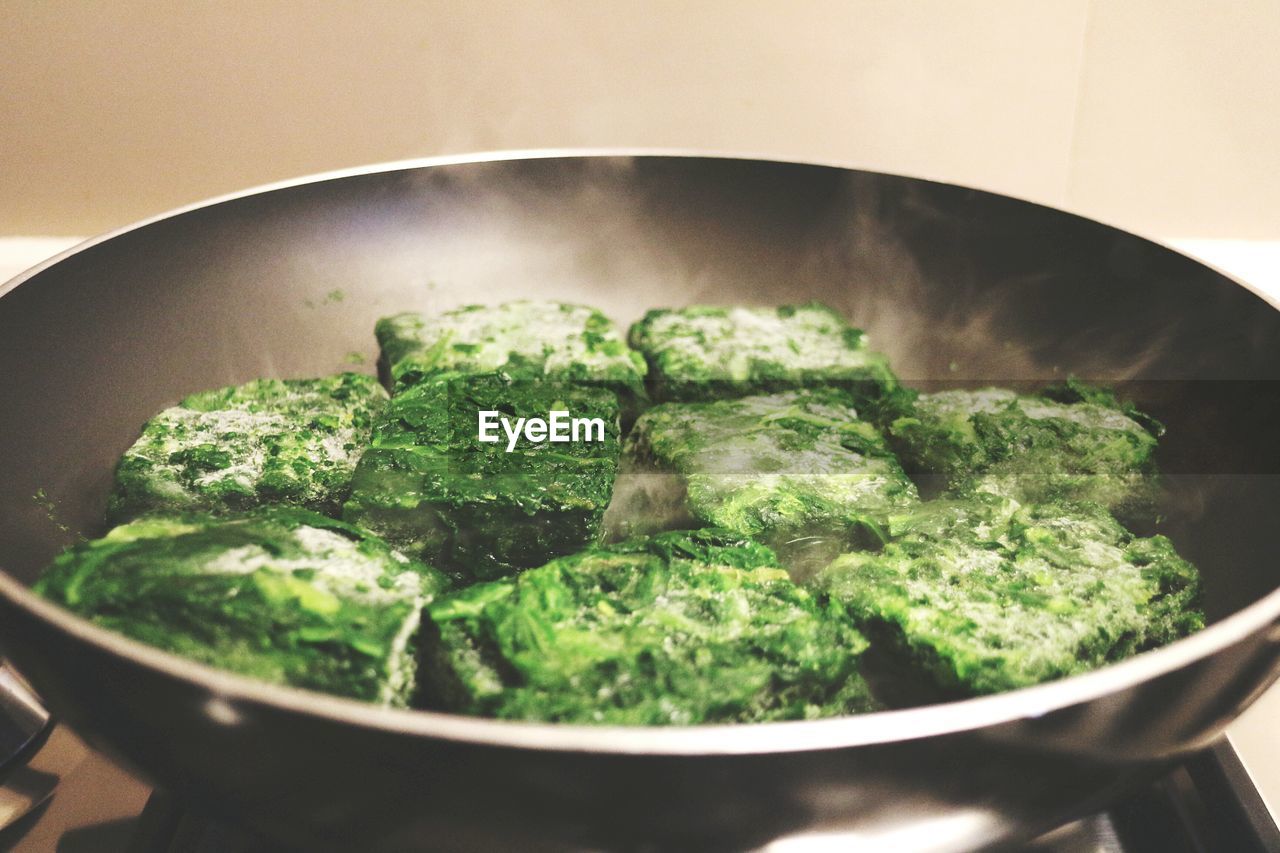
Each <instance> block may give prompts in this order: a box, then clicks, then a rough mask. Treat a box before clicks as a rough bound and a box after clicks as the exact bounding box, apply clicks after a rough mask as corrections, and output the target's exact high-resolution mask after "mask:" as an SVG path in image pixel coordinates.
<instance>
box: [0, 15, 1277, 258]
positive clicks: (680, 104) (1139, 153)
mask: <svg viewBox="0 0 1280 853" xmlns="http://www.w3.org/2000/svg"><path fill="white" fill-rule="evenodd" d="M0 8H3V10H4V20H5V26H4V30H3V32H2V33H0V234H18V233H26V234H36V233H46V234H76V233H90V232H95V231H99V230H103V229H106V228H109V227H113V226H116V225H120V224H123V223H126V222H129V221H131V220H133V219H136V218H139V217H142V216H146V215H150V214H153V213H157V212H160V211H162V210H165V209H167V208H170V207H173V206H175V205H179V204H184V203H187V202H191V201H195V200H198V199H201V198H204V197H207V196H210V195H215V194H219V193H223V192H228V191H232V190H236V189H239V188H242V187H246V186H250V185H254V184H258V183H262V182H265V181H271V180H276V179H280V178H287V177H292V176H295V175H300V174H305V173H308V172H314V171H319V170H325V169H332V168H340V167H344V166H351V165H357V164H361V163H366V162H374V161H381V160H389V159H399V158H406V157H415V156H420V155H429V154H439V153H454V152H463V151H470V150H478V149H496V148H527V147H560V146H579V145H588V146H602V145H603V146H608V145H626V146H636V145H639V146H681V147H684V146H690V147H700V148H710V149H722V150H733V151H744V152H758V153H763V154H775V155H783V156H788V157H812V158H819V159H827V160H839V161H847V162H852V163H857V164H861V165H865V166H867V167H871V168H877V169H884V170H889V171H902V172H908V173H912V174H922V175H927V176H931V177H937V178H942V179H946V180H952V181H957V182H961V183H971V184H976V185H979V186H983V187H987V188H992V189H997V190H1002V191H1005V192H1010V193H1014V194H1017V195H1022V196H1027V197H1031V198H1034V199H1037V200H1041V201H1045V202H1048V203H1051V204H1059V205H1067V206H1070V207H1072V208H1073V209H1077V210H1080V211H1082V212H1086V213H1089V214H1092V215H1096V216H1099V217H1101V218H1104V219H1106V220H1109V221H1113V222H1116V223H1118V224H1123V225H1127V226H1130V227H1133V228H1137V229H1139V230H1143V231H1146V232H1148V233H1152V234H1156V235H1161V236H1175V237H1176V236H1183V237H1188V236H1189V237H1259V238H1272V239H1280V201H1278V200H1280V168H1277V167H1278V166H1280V157H1278V156H1277V139H1280V94H1278V93H1280V50H1278V49H1277V47H1276V45H1278V44H1280V2H1276V0H1256V2H1234V3H1220V4H1211V3H1208V2H1204V3H1191V2H1172V0H970V1H969V2H956V0H915V1H914V2H913V0H881V1H880V2H875V0H857V1H856V2H849V0H843V2H836V1H835V0H833V2H825V0H794V2H789V3H782V2H776V3H761V2H741V0H723V2H722V1H721V0H715V2H712V1H711V0H681V2H675V0H667V1H666V2H649V3H640V2H590V0H551V2H547V0H543V2H536V3H535V2H525V3H514V2H510V3H503V2H465V0H454V2H436V3H405V2H381V3H339V2H322V1H321V0H313V2H293V3H283V2H221V3H215V2H191V0H188V2H170V3H140V2H125V3H115V2H113V3H108V2H92V3H89V2H66V0H63V2H49V0H43V2H38V0H4V2H3V3H2V4H0Z"/></svg>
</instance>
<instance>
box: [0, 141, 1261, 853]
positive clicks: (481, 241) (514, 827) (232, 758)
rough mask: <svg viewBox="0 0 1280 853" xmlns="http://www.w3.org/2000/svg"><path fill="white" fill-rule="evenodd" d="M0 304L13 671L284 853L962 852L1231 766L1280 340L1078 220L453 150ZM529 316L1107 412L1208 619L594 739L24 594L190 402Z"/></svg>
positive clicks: (831, 183)
mask: <svg viewBox="0 0 1280 853" xmlns="http://www.w3.org/2000/svg"><path fill="white" fill-rule="evenodd" d="M0 292H3V293H4V295H3V298H0V448H2V449H3V455H0V564H2V565H3V566H4V567H5V569H6V570H7V572H8V574H7V575H4V574H0V640H2V642H3V650H4V653H5V654H6V655H8V656H9V658H10V659H11V660H12V661H13V662H14V663H15V664H16V665H17V666H18V668H19V669H20V670H21V671H22V672H23V673H24V674H25V675H26V676H27V677H28V678H29V679H30V680H31V682H32V683H33V684H34V685H35V687H36V688H37V690H38V691H39V692H40V694H41V696H42V697H43V698H44V700H45V701H46V702H47V704H48V705H49V707H50V708H52V709H53V711H54V712H55V713H56V714H57V715H59V716H60V717H61V718H62V719H64V720H65V721H66V722H68V723H69V724H71V725H72V726H74V727H75V728H76V729H77V730H78V731H81V732H83V733H84V734H85V735H87V736H89V737H90V738H91V739H92V740H93V741H94V742H95V743H97V744H98V745H100V746H102V747H105V748H108V749H110V750H112V751H114V752H115V753H117V754H118V755H121V756H125V757H127V758H128V759H129V760H130V761H131V762H133V763H134V764H135V765H136V766H137V767H138V768H141V769H142V770H143V771H144V772H145V773H147V774H148V775H149V776H151V777H152V778H153V779H154V780H155V781H157V782H158V783H160V784H162V785H164V786H165V787H166V788H168V789H170V790H171V791H173V792H175V793H176V794H178V795H181V796H191V797H195V798H198V800H199V801H200V802H202V803H207V804H209V805H210V806H211V807H212V808H214V809H215V810H217V811H220V812H222V813H223V814H225V815H231V816H233V817H235V818H236V819H239V820H241V821H244V822H247V823H250V824H252V825H254V826H255V827H257V828H258V829H260V830H263V831H266V832H268V833H270V834H272V835H274V836H276V837H278V838H281V839H285V840H287V841H291V842H293V843H296V844H299V845H301V846H304V847H306V848H307V849H321V848H325V847H336V848H347V849H360V850H373V849H386V850H403V849H411V848H435V849H438V848H449V847H459V848H473V847H477V846H484V845H492V846H508V847H511V846H519V847H521V848H523V849H531V848H537V847H539V846H545V847H548V848H560V847H563V846H565V845H572V844H578V845H588V846H597V847H598V846H620V847H640V846H681V847H692V848H699V849H709V848H721V847H722V848H739V847H745V846H753V845H761V844H765V843H767V842H770V841H771V840H776V839H780V838H786V839H788V840H789V841H791V842H799V841H803V840H804V839H806V838H816V837H819V835H815V834H821V833H827V832H833V831H842V832H847V833H849V834H850V839H856V840H858V841H860V842H862V844H863V845H865V847H866V848H867V849H876V848H878V847H884V848H891V849H894V850H906V849H933V850H944V849H946V850H953V849H966V848H971V847H974V846H979V845H982V844H985V843H990V842H993V841H995V840H998V839H1003V838H1008V837H1013V836H1018V835H1027V834H1030V833H1034V832H1038V831H1041V830H1044V829H1046V828H1048V827H1050V826H1052V825H1054V824H1056V823H1058V822H1061V821H1064V820H1066V819H1068V818H1070V817H1072V816H1074V815H1077V814H1080V813H1082V812H1083V811H1085V810H1088V809H1093V808H1096V807H1098V806H1099V805H1101V804H1102V803H1103V802H1104V801H1105V800H1106V799H1107V798H1109V797H1113V796H1117V795H1118V794H1119V793H1120V792H1122V791H1123V790H1124V788H1125V787H1126V786H1129V785H1133V784H1136V783H1137V782H1138V781H1140V780H1142V779H1144V778H1147V777H1149V776H1150V775H1151V774H1154V773H1155V772H1157V771H1158V770H1159V769H1160V768H1161V767H1162V766H1164V765H1165V764H1167V763H1168V762H1170V761H1172V760H1174V759H1176V758H1177V757H1178V756H1180V755H1183V754H1185V753H1186V752H1187V751H1189V750H1193V749H1196V748H1199V747H1202V746H1204V745H1205V744H1207V743H1209V742H1211V741H1212V740H1214V739H1215V738H1217V737H1219V736H1220V735H1221V733H1222V730H1223V727H1224V726H1225V725H1226V724H1227V723H1228V722H1229V721H1230V720H1231V719H1232V718H1234V717H1235V716H1236V715H1237V714H1239V713H1240V712H1241V711H1242V710H1243V709H1244V708H1245V707H1246V706H1247V705H1248V704H1249V702H1250V701H1251V700H1252V699H1253V698H1254V697H1256V696H1257V695H1258V694H1259V693H1260V692H1261V691H1262V690H1263V689H1264V688H1265V687H1266V686H1267V685H1268V684H1269V683H1270V682H1271V681H1272V680H1274V679H1275V677H1276V675H1277V673H1278V672H1280V591H1278V590H1277V585H1278V583H1280V570H1278V567H1277V563H1276V556H1277V550H1278V549H1277V547H1276V536H1277V530H1276V524H1275V521H1274V518H1275V514H1276V510H1277V508H1280V487H1278V485H1277V484H1278V482H1280V477H1277V476H1276V474H1277V472H1278V471H1280V464H1278V459H1277V456H1278V453H1277V449H1276V444H1277V442H1276V432H1277V430H1276V424H1277V423H1280V420H1278V419H1277V416H1280V405H1277V396H1278V395H1277V393H1276V387H1275V386H1276V382H1275V380H1276V379H1277V378H1280V376H1278V375H1280V314H1278V313H1277V312H1276V310H1275V308H1274V307H1273V306H1272V305H1269V304H1267V302H1265V301H1264V300H1263V299H1261V298H1259V297H1258V296H1257V295H1255V294H1253V293H1251V292H1249V291H1248V290H1246V289H1245V288H1243V287H1241V286H1239V285H1238V284H1235V283H1233V282H1232V281H1230V280H1229V279H1227V278H1226V277H1224V276H1222V275H1220V274H1219V273H1217V272H1215V271H1213V270H1211V269H1208V268H1207V267H1205V266H1203V265H1201V264H1199V263H1196V262H1194V261H1192V260H1189V259H1188V258H1185V257H1183V256H1180V255H1178V254H1176V253H1174V252H1172V251H1170V250H1168V249H1165V248H1162V247H1160V246H1158V245H1155V244H1153V243H1150V242H1147V241H1145V240H1142V239H1139V238H1137V237H1134V236H1131V235H1129V234H1126V233H1123V232H1121V231H1117V230H1115V229H1113V228H1109V227H1106V226H1103V225H1100V224H1097V223H1095V222H1091V221H1088V220H1085V219H1081V218H1079V217H1076V216H1072V215H1069V214H1066V213H1062V212H1059V211H1055V210H1051V209H1047V208H1044V207H1039V206H1036V205H1032V204H1028V203H1025V202H1020V201H1016V200H1013V199H1009V198H1005V197H1001V196H996V195H991V194H988V193H983V192H978V191H975V190H969V189H964V188H961V187H955V186H947V185H941V184H935V183H929V182H925V181H919V180H914V179H910V178H904V177H896V176H890V175H881V174H874V173H868V172H859V171H851V170H846V169H840V168H831V167H825V166H815V165H803V164H794V163H777V162H764V161H752V160H739V159H727V158H706V157H691V156H595V155H590V156H550V157H527V156H522V157H516V158H503V157H496V158H495V157H481V158H460V159H448V160H434V161H423V162H418V163H411V164H401V165H394V166H389V167H378V168H374V169H368V170H359V171H356V172H351V173H344V174H340V175H333V176H326V177H323V178H319V179H307V180H304V181H300V182H295V183H291V184H287V185H282V186H277V187H271V188H267V189H265V190H259V191H254V192H251V193H248V194H244V195H239V196H235V197H231V198H228V199H223V200H220V201H217V202H213V203H209V204H205V205H199V206H196V207H193V208H189V209H186V210H183V211H179V212H177V213H174V214H170V215H167V216H164V217H161V218H158V219H155V220H152V221H150V222H147V223H144V224H142V225H139V226H135V227H132V228H128V229H125V230H123V231H120V232H117V233H115V234H112V235H108V236H107V237H104V238H101V239H98V240H95V241H91V242H90V243H88V244H85V245H84V246H81V247H79V248H77V249H75V250H73V251H71V252H69V253H67V254H65V255H63V256H61V257H60V258H58V259H57V260H55V261H54V262H52V263H50V264H46V265H44V266H42V267H41V268H38V269H36V270H34V271H32V272H30V273H28V274H26V275H24V276H21V277H20V278H18V279H17V280H15V281H14V282H11V283H10V284H9V285H8V286H7V287H6V288H5V289H4V290H3V291H0ZM517 297H540V298H554V299H565V300H571V301H578V302H585V303H589V304H592V305H597V306H599V307H601V308H603V309H604V310H605V311H606V312H608V313H610V314H612V315H613V316H614V317H615V319H617V320H618V321H620V322H623V323H626V322H629V321H631V320H633V319H634V318H636V317H637V316H639V314H640V313H641V312H642V311H643V310H644V309H646V308H648V307H652V306H657V305H679V304H685V303H689V302H726V303H743V302H745V303H760V304H777V303H782V302H795V301H801V300H807V299H811V298H817V299H821V300H823V301H826V302H828V303H830V304H833V305H834V306H836V307H838V308H841V309H843V310H845V311H846V312H847V313H848V315H849V316H850V317H851V318H852V319H853V320H854V322H855V323H857V324H859V325H863V326H865V327H866V328H868V329H869V331H870V334H871V337H872V340H873V342H874V344H875V345H876V347H877V348H879V349H882V350H885V351H887V352H888V353H889V355H890V356H891V357H892V358H893V359H894V362H895V364H896V366H897V367H898V369H899V372H900V373H901V374H902V375H904V376H905V377H906V378H907V379H908V380H909V381H914V382H917V383H922V384H928V383H930V382H934V381H936V380H940V379H945V380H947V382H949V383H950V382H955V381H963V382H967V383H974V384H977V383H982V382H996V383H1005V384H1008V383H1016V382H1028V381H1032V382H1034V381H1044V380H1049V379H1056V378H1062V377H1064V376H1066V375H1067V374H1076V375H1079V376H1082V377H1086V378H1089V379H1095V380H1102V381H1110V382H1114V383H1119V384H1120V386H1121V388H1122V390H1123V391H1124V392H1126V393H1128V394H1129V395H1131V396H1133V397H1134V398H1136V399H1137V401H1138V402H1139V404H1140V405H1142V406H1144V407H1145V408H1147V409H1148V410H1150V411H1152V412H1153V413H1154V414H1155V415H1156V416H1157V417H1158V418H1160V419H1161V420H1163V421H1165V422H1166V423H1167V424H1168V426H1169V434H1168V437H1167V439H1166V440H1165V442H1164V446H1163V448H1162V450H1161V455H1162V460H1161V461H1162V465H1163V467H1164V470H1165V471H1166V472H1167V478H1166V480H1167V483H1168V488H1169V492H1170V494H1169V499H1168V502H1167V506H1168V518H1167V520H1166V522H1165V523H1164V525H1163V527H1164V531H1165V532H1167V533H1169V534H1170V535H1171V536H1172V537H1173V538H1174V539H1175V541H1176V543H1177V545H1178V547H1179V549H1180V550H1181V551H1182V553H1183V554H1184V555H1185V556H1187V557H1188V558H1190V559H1192V560H1194V561H1195V562H1196V563H1198V564H1199V566H1200V567H1201V569H1202V571H1203V573H1204V578H1205V584H1206V587H1207V597H1208V601H1207V606H1208V610H1209V615H1210V617H1211V621H1212V624H1211V625H1210V627H1209V628H1207V629H1206V630H1205V631H1203V632H1201V633H1199V634H1197V635H1195V636H1192V637H1190V638H1188V639H1185V640H1182V641H1180V642H1177V643H1175V644H1173V645H1171V646H1169V647H1167V648H1164V649H1161V650H1158V651H1155V652H1150V653H1146V654H1143V655H1140V656H1138V657H1137V658H1134V659H1132V660H1129V661H1125V662H1123V663H1120V664H1117V665H1113V666H1110V667H1107V668H1105V669H1102V670H1099V671H1097V672H1093V673H1090V674H1088V675H1084V676H1079V677H1075V678H1069V679H1065V680H1063V681H1060V682H1057V683H1052V684H1047V685H1043V686H1040V687H1036V688H1033V689H1027V690H1021V691H1016V692H1013V693H1008V694H1005V695H1000V696H994V697H988V698H982V699H974V700H969V701H964V702H955V703H951V704H945V705H936V706H932V707H926V708H919V709H913V710H906V711H894V712H886V713H879V714H872V715H867V716H863V717H854V718H846V719H835V720H822V721H813V722H796V723H769V724H761V725H739V726H710V727H697V728H683V729H682V728H660V729H616V728H591V727H577V726H559V725H537V724H517V723H504V722H494V721H486V720H479V719H469V718H462V717H455V716H450V715H445V714H433V713H424V712H398V711H387V710H380V709H378V708H375V707H371V706H367V705H363V704H359V703H355V702H350V701H345V700H341V699H335V698H331V697H325V696H320V695H316V694H310V693H306V692H302V691H297V690H291V689H285V688H279V687H274V686H270V685H266V684H260V683H256V682H253V681H249V680H246V679H243V678H240V677H238V676H234V675H229V674H225V673H222V672H217V671H214V670H211V669H207V668H205V667H202V666H199V665H197V664H194V663H190V662H187V661H185V660H182V659H179V658H176V657H172V656H169V655H167V654H164V653H161V652H159V651H156V650H153V649H150V648H147V647H144V646H141V645H139V644H136V643H134V642H131V641H129V640H127V639H125V638H123V637H120V636H116V635H114V634H110V633H107V632H104V631H102V630H100V629H97V628H95V627H93V626H91V625H90V624H88V623H86V622H84V621H81V620H80V619H78V618H76V617H74V616H71V615H70V614H68V613H66V612H63V611H61V610H59V609H57V608H55V607H53V606H51V605H49V604H47V603H44V602H43V601H41V600H39V599H37V598H36V597H34V596H33V595H32V594H31V593H30V592H29V591H28V590H27V586H28V585H29V584H30V583H31V582H33V581H34V579H35V578H36V576H37V574H38V573H39V571H40V570H41V568H42V567H43V566H44V565H45V564H46V563H47V561H48V560H49V559H50V558H51V557H52V556H53V554H54V553H56V551H57V550H58V549H59V548H61V547H62V546H63V545H65V544H66V543H67V542H68V541H70V539H71V538H72V534H73V533H74V532H76V531H80V532H83V533H85V534H86V535H93V534H95V533H97V532H99V530H100V527H99V525H100V518H101V515H102V509H103V506H104V502H105V495H106V491H107V489H108V486H109V481H110V473H111V470H112V466H113V464H114V462H115V460H116V459H117V457H118V456H119V455H120V453H121V452H122V451H123V450H124V448H125V447H127V446H128V445H129V444H130V443H131V442H132V441H133V439H134V438H135V437H136V435H137V432H138V429H139V426H140V425H141V423H142V422H143V420H145V419H146V418H147V417H148V416H150V415H151V414H153V413H154V412H156V411H157V410H159V409H160V408H162V407H164V406H165V405H167V404H170V403H171V402H173V401H174V400H176V399H177V398H179V397H180V396H182V395H184V394H185V393H187V392H190V391H193V390H196V389H201V388H208V387H212V386H217V385H224V384H229V383H233V382H243V381H246V380H248V379H251V378H254V377H258V376H263V375H277V376H308V375H317V374H321V373H326V372H331V371H335V370H339V369H343V368H346V367H349V362H350V361H352V360H354V359H355V356H353V355H352V354H353V353H358V354H362V355H363V356H364V358H365V359H366V364H367V365H370V367H369V368H368V369H371V365H372V364H373V355H374V352H373V350H374V344H373V341H372V334H371V330H372V328H373V322H374V320H375V319H376V318H377V317H378V316H380V315H382V314H386V313H390V312H393V311H398V310H404V309H411V308H412V309H423V310H433V309H439V308H445V307H449V306H453V305H456V304H460V303H464V302H476V301H485V302H493V301H499V300H504V299H510V298H517ZM39 490H43V494H45V495H47V497H48V499H49V500H51V501H52V511H51V510H50V508H49V507H48V506H47V505H46V504H44V503H42V502H37V501H35V500H33V495H35V494H36V493H37V492H38V491H39ZM51 516H52V517H51ZM60 525H62V526H66V527H68V528H70V532H68V531H64V530H62V529H61V527H60Z"/></svg>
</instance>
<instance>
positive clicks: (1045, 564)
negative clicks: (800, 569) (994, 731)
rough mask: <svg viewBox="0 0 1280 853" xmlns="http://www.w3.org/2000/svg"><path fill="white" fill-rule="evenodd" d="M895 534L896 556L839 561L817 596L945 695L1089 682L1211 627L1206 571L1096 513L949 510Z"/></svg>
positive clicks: (819, 582)
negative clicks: (1086, 677) (1089, 676)
mask: <svg viewBox="0 0 1280 853" xmlns="http://www.w3.org/2000/svg"><path fill="white" fill-rule="evenodd" d="M890 532H891V533H892V534H893V535H894V536H895V539H894V541H893V542H892V543H890V544H889V545H887V546H885V548H884V549H883V551H881V552H879V553H850V554H846V555H844V556H842V557H840V558H838V559H836V560H835V561H834V562H832V563H831V565H830V566H828V567H827V568H826V569H824V570H823V571H822V572H821V573H819V575H818V576H817V577H816V578H815V579H814V581H813V588H814V589H816V590H820V591H821V592H823V593H825V594H826V595H827V596H829V598H830V600H831V601H832V602H833V603H836V604H839V605H843V606H844V607H846V608H847V609H848V612H849V614H850V615H851V616H852V618H853V619H854V620H855V622H856V623H857V624H858V625H859V627H860V628H861V629H862V630H863V631H864V633H866V635H867V636H868V637H869V638H870V639H871V642H872V644H873V646H874V647H875V648H876V649H877V651H878V652H887V653H888V654H889V655H890V656H891V657H892V659H893V660H894V661H895V663H896V666H897V668H898V669H899V671H900V672H914V673H915V674H916V675H917V676H919V677H921V678H922V679H924V680H926V681H927V682H928V683H929V684H930V685H931V686H932V688H933V689H934V690H935V691H936V694H937V695H936V697H935V698H946V697H953V696H963V695H972V694H983V693H994V692H997V691H1001V690H1010V689H1014V688H1018V687H1026V686H1029V685H1032V684H1038V683H1040V682H1043V681H1049V680H1052V679H1056V678H1061V677H1063V676H1068V675H1073V674H1075V673H1080V672H1085V671H1087V670H1090V669H1093V668H1096V667H1098V666H1101V665H1103V664H1106V663H1108V662H1111V661H1115V660H1119V659H1121V658H1124V657H1127V656H1129V655H1132V654H1134V653H1136V652H1139V651H1142V650H1145V649H1150V648H1153V647H1155V646H1159V645H1161V644H1164V643H1168V642H1170V641H1172V640H1174V639H1176V638H1178V637H1181V636H1183V635H1185V634H1188V633H1190V632H1191V631H1194V630H1197V629H1199V628H1201V627H1203V625H1204V617H1203V615H1202V613H1201V610H1200V607H1199V590H1200V585H1199V576H1198V573H1197V572H1196V569H1195V568H1194V567H1193V566H1192V565H1191V564H1190V563H1187V562H1186V561H1184V560H1182V559H1181V558H1180V557H1179V556H1178V555H1177V553H1176V552H1175V551H1174V548H1173V545H1172V544H1171V543H1170V542H1169V540H1168V539H1166V538H1165V537H1163V536H1154V537H1151V538H1139V537H1135V536H1133V535H1132V534H1130V533H1129V532H1128V531H1126V530H1125V529H1124V528H1123V527H1121V526H1120V525H1119V523H1117V522H1116V521H1115V520H1114V519H1113V518H1112V517H1111V516H1110V515H1108V514H1107V513H1106V512H1105V511H1104V510H1102V508H1101V507H1098V506H1096V505H1087V504H1085V505H1074V506H1073V505H1066V504H1047V505H1039V506H1019V505H1018V504H1017V503H1016V502H1014V501H1010V500H1007V499H1004V498H1000V497H997V496H994V495H984V496H980V497H978V498H975V499H973V500H970V501H936V502H932V503H927V504H922V505H921V506H920V507H919V508H918V509H917V510H916V511H915V512H913V513H906V514H903V515H902V516H899V517H898V518H896V519H894V520H893V522H892V523H891V531H890Z"/></svg>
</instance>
